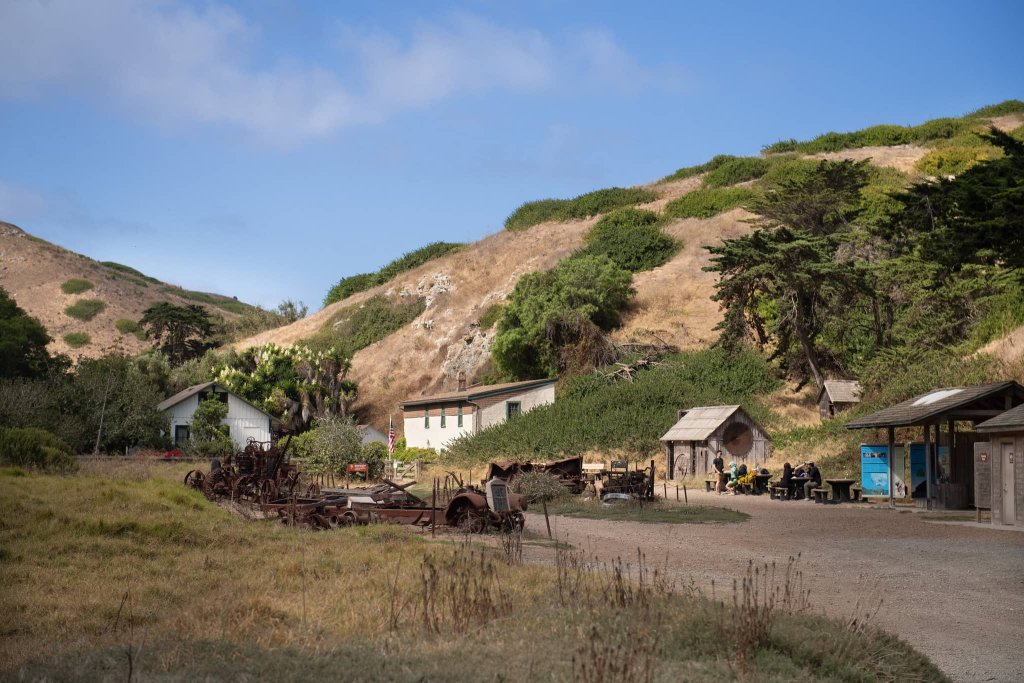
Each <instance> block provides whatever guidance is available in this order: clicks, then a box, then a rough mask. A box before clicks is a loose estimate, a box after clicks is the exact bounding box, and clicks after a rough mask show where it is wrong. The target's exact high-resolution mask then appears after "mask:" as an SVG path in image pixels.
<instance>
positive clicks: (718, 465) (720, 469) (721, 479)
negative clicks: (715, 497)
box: [711, 451, 726, 493]
mask: <svg viewBox="0 0 1024 683" xmlns="http://www.w3.org/2000/svg"><path fill="white" fill-rule="evenodd" d="M711 467H712V468H714V472H713V474H714V477H715V493H725V491H723V490H722V488H723V487H724V486H725V481H726V479H725V460H723V459H722V451H718V453H716V454H715V459H714V460H712V461H711Z"/></svg>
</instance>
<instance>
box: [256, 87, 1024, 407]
mask: <svg viewBox="0 0 1024 683" xmlns="http://www.w3.org/2000/svg"><path fill="white" fill-rule="evenodd" d="M955 121H961V119H955ZM1022 123H1024V111H1022V109H1021V107H1019V106H1018V103H1016V102H1015V101H1010V102H1007V103H1003V104H1002V105H996V106H995V107H987V108H985V109H983V110H979V111H978V112H975V113H974V114H972V115H969V116H967V117H962V122H961V123H957V124H956V126H954V128H955V134H953V135H952V137H935V136H937V135H938V133H935V131H940V132H941V131H943V130H945V128H944V127H943V125H942V124H941V122H940V123H935V122H930V123H928V124H924V125H923V126H920V127H915V128H921V130H922V131H924V133H922V132H918V133H915V135H924V134H925V133H927V135H925V137H928V136H933V137H932V138H931V139H928V140H925V139H924V138H920V141H919V142H916V143H913V144H904V143H903V142H902V139H901V138H899V137H898V136H897V137H889V138H884V137H879V136H874V134H867V133H865V134H863V135H859V136H854V137H855V139H853V138H852V139H853V140H854V141H853V142H848V143H844V144H843V145H840V148H839V149H838V151H823V152H818V151H812V150H811V148H810V147H808V148H806V149H805V150H801V149H794V151H779V150H778V149H773V150H771V153H766V154H762V155H761V156H757V157H736V156H728V155H724V156H718V157H715V158H714V159H711V160H710V161H708V162H707V163H705V164H700V165H696V166H692V167H687V168H683V169H679V170H678V171H676V172H675V173H673V174H671V175H669V176H668V177H665V178H663V179H661V180H659V181H656V182H654V183H651V184H649V185H646V186H642V187H634V188H609V189H607V190H598V191H595V192H591V193H586V194H583V195H580V196H579V197H576V198H574V199H566V200H542V201H538V202H527V203H526V204H524V205H522V206H521V207H519V208H518V209H517V210H516V211H514V212H513V213H512V214H511V215H510V216H509V217H508V219H507V221H506V227H507V229H506V230H503V231H501V232H500V233H498V234H495V235H491V236H488V237H486V238H484V239H483V240H480V241H479V242H476V243H473V244H468V245H465V246H463V247H461V248H460V249H459V251H458V252H457V253H455V254H443V253H442V254H438V255H436V257H434V258H432V259H430V260H426V261H424V262H421V263H419V264H418V265H416V266H415V267H413V268H412V269H411V270H407V271H404V272H399V273H397V274H395V275H394V276H393V277H391V279H389V280H387V281H384V282H381V278H379V277H378V274H370V275H369V276H367V277H365V278H364V276H353V277H354V278H363V279H364V280H365V281H363V280H360V281H359V282H355V280H353V281H352V282H349V283H347V284H348V285H351V286H352V288H349V289H344V290H343V291H341V292H340V294H349V296H347V297H346V298H342V299H340V300H338V301H335V302H334V303H330V304H329V305H327V306H325V307H324V309H323V310H322V311H320V312H319V313H317V314H315V315H313V316H310V317H309V318H308V319H306V320H302V321H299V322H298V323H295V324H294V325H290V326H287V327H284V328H281V329H278V330H273V331H270V332H267V333H263V334H260V335H256V336H254V337H252V338H249V339H246V340H243V341H242V342H240V343H239V346H240V347H248V346H252V345H258V344H261V343H265V342H268V341H272V342H275V343H278V344H289V343H294V342H295V341H298V340H301V339H310V338H313V337H315V336H317V335H321V334H322V333H323V330H324V329H325V326H327V325H332V324H333V323H335V322H337V321H338V320H339V319H340V318H344V317H347V316H350V315H351V312H352V311H354V310H356V309H358V308H359V307H361V306H363V305H365V304H366V303H367V302H369V301H370V300H371V299H373V298H374V297H377V296H385V297H394V296H395V295H399V294H405V295H413V296H416V297H420V298H424V300H425V301H428V302H429V303H428V304H427V306H426V308H425V309H424V311H423V312H422V313H421V314H420V315H419V316H418V317H417V318H415V319H414V320H413V321H412V322H411V323H410V324H406V325H404V326H402V327H399V328H396V329H395V330H394V331H393V332H391V333H390V334H389V335H387V336H386V337H383V338H377V339H376V341H374V343H372V344H370V345H369V346H367V347H366V348H364V349H363V350H361V351H359V352H358V353H357V354H356V355H355V357H354V359H353V370H352V374H351V377H352V378H353V379H355V380H356V381H358V382H359V383H360V386H361V390H360V398H359V401H358V402H357V405H356V408H357V410H359V411H360V414H361V415H362V416H363V417H364V419H367V420H369V421H371V422H373V423H375V424H377V425H378V426H380V427H383V426H385V425H386V424H387V419H388V415H389V413H393V412H394V410H395V406H396V405H397V404H398V403H399V402H400V401H402V400H404V399H407V398H412V397H415V396H419V395H422V394H424V393H430V392H435V391H444V390H450V389H453V388H454V386H455V382H456V377H457V375H458V373H459V372H465V373H466V375H467V376H468V378H469V379H470V381H473V380H474V379H480V378H483V377H486V376H488V374H489V373H490V372H491V370H492V366H491V362H490V347H491V343H492V342H493V339H494V335H495V334H496V331H497V329H498V326H497V325H496V324H495V323H496V322H497V317H498V316H499V313H500V310H501V309H500V308H497V306H500V305H501V304H502V303H504V302H505V301H506V299H507V297H508V295H509V293H510V292H511V291H512V289H513V287H514V285H515V283H516V282H517V281H518V280H519V279H520V278H521V277H522V275H524V274H526V273H529V272H535V271H541V270H548V269H550V268H552V267H553V266H555V264H557V263H558V262H559V261H560V260H562V259H564V258H566V257H568V256H570V255H572V254H573V253H576V252H578V251H580V250H581V249H585V248H587V247H588V237H590V236H592V235H594V226H595V225H597V224H598V223H600V222H601V221H602V219H606V218H607V219H608V220H609V221H611V220H612V219H611V217H612V215H613V214H616V213H621V212H630V211H632V212H633V214H632V215H636V216H642V217H644V220H643V221H639V223H645V224H646V222H647V221H646V219H647V217H650V218H651V219H652V221H655V222H656V226H657V227H658V228H659V230H660V235H663V237H662V236H659V233H656V232H654V231H653V230H647V232H645V233H643V235H642V236H643V237H644V238H645V239H647V240H649V241H650V242H651V244H652V245H655V244H658V242H659V241H660V243H661V244H664V245H666V247H667V245H668V244H669V243H668V242H667V241H665V238H668V239H670V240H674V242H675V244H676V245H678V251H675V252H674V253H671V252H670V250H669V249H666V248H663V247H662V246H660V244H658V246H657V247H656V248H654V251H653V252H652V253H655V252H656V253H664V252H668V253H669V254H670V255H669V257H668V258H667V260H662V258H661V257H658V258H656V259H655V258H651V259H648V258H647V256H646V255H643V259H642V260H638V261H637V263H638V264H642V265H639V266H636V267H642V268H647V267H649V266H650V265H652V264H657V265H656V266H655V267H651V268H650V269H649V270H642V271H641V272H636V273H635V274H634V276H633V287H634V289H635V290H636V296H635V297H634V298H633V300H632V303H631V304H630V306H629V307H628V308H627V309H626V310H625V311H623V313H622V326H621V327H620V328H619V329H617V330H616V331H614V332H613V337H614V339H616V340H618V341H626V340H630V339H633V338H637V337H639V338H646V339H650V335H651V334H654V335H657V337H658V338H660V339H663V340H665V341H666V342H668V343H670V344H674V345H676V346H678V347H680V348H682V349H684V350H696V349H700V348H704V347H706V346H707V345H708V344H710V343H712V342H713V341H714V340H715V338H716V337H717V332H715V331H714V328H715V326H716V325H717V324H718V323H719V322H720V321H721V319H722V312H721V310H720V309H719V306H718V304H717V302H715V301H713V300H712V299H711V296H712V295H713V294H714V285H715V281H716V277H715V276H714V275H713V274H711V273H707V272H704V271H703V270H702V269H703V268H704V267H705V266H707V265H708V263H709V261H708V253H707V252H706V250H705V249H704V247H705V246H708V245H716V244H719V243H721V241H722V240H723V239H731V238H736V237H739V236H741V235H745V234H748V233H749V232H750V231H751V229H752V228H751V226H750V224H749V223H748V222H747V220H748V219H749V218H750V217H751V214H750V213H749V212H747V211H746V209H745V207H749V206H750V205H751V203H752V202H753V201H755V200H756V199H757V198H758V197H759V196H761V195H762V194H763V193H764V191H765V190H766V189H770V188H772V187H778V186H779V185H780V184H783V183H785V182H787V181H791V180H793V179H796V178H799V177H800V176H801V175H802V174H804V173H806V172H807V169H808V168H813V167H814V166H815V165H816V164H817V163H818V161H820V160H821V159H823V158H827V159H847V158H848V159H853V160H860V159H870V163H871V168H872V171H871V176H870V182H869V184H868V187H867V188H865V190H864V197H865V211H866V212H867V214H868V215H872V216H879V215H882V214H884V212H885V211H886V210H888V208H890V206H891V201H892V200H891V198H890V196H889V195H890V193H891V192H893V191H896V190H899V189H902V188H903V187H905V186H907V185H908V184H909V183H912V182H914V181H915V180H918V179H921V178H923V177H925V176H926V175H929V174H931V175H934V174H941V173H942V172H944V171H948V170H949V169H950V168H956V169H963V168H966V167H967V166H969V165H970V163H974V162H975V161H977V160H978V159H983V158H987V156H990V155H991V154H992V151H991V149H990V148H991V145H989V143H987V142H985V141H983V140H982V139H981V138H980V137H979V136H978V135H977V134H976V131H980V130H982V129H984V128H985V127H987V126H988V125H996V126H997V127H999V128H1000V129H1003V130H1007V131H1015V134H1016V135H1020V134H1021V124H1022ZM928 131H931V132H928ZM870 143H875V144H876V146H867V147H863V146H851V145H855V144H856V145H861V144H870ZM897 143H899V144H897ZM961 147H964V148H966V149H968V152H967V153H966V156H965V154H964V153H963V152H962V151H961V150H960V148H961ZM779 149H781V148H779ZM926 158H928V160H927V162H923V161H922V160H925V159H926ZM965 159H966V161H965ZM922 164H924V165H922ZM634 223H636V225H635V228H634V229H636V228H644V229H646V228H648V227H650V226H647V225H640V224H639V223H637V222H635V221H634ZM638 234H640V233H639V231H638ZM620 237H621V235H620V234H618V233H616V234H612V235H611V239H608V240H605V243H606V244H614V243H615V242H616V241H617V240H619V238H620ZM623 265H626V266H627V267H628V268H630V269H634V266H632V265H631V264H623ZM342 284H346V283H345V282H344V281H343V282H342V283H339V285H342ZM367 286H368V287H369V289H364V287H367ZM359 290H362V291H359ZM434 292H440V298H438V299H437V300H434V297H433V293H434ZM346 310H347V311H348V313H343V311H346ZM982 317H983V316H982ZM1010 317H1011V318H1013V316H1010ZM1014 319H1015V318H1014ZM1007 320H1009V318H1008V319H1007ZM1011 322H1012V321H1011ZM484 323H486V324H484Z"/></svg>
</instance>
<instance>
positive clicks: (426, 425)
mask: <svg viewBox="0 0 1024 683" xmlns="http://www.w3.org/2000/svg"><path fill="white" fill-rule="evenodd" d="M423 428H424V429H430V408H424V409H423Z"/></svg>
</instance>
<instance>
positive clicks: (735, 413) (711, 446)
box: [661, 406, 772, 479]
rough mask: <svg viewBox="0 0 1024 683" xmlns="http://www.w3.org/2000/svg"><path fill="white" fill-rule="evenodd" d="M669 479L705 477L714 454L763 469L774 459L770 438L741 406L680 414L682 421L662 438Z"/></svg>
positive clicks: (710, 407)
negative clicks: (769, 460)
mask: <svg viewBox="0 0 1024 683" xmlns="http://www.w3.org/2000/svg"><path fill="white" fill-rule="evenodd" d="M661 441H662V443H664V444H665V455H666V458H667V465H668V477H669V479H676V478H687V477H692V476H697V475H703V474H705V473H707V472H709V471H710V470H711V461H712V460H714V459H715V452H716V451H718V450H721V451H722V457H723V458H724V459H725V461H726V463H728V462H729V461H730V460H735V461H737V462H745V463H747V466H748V467H749V466H752V465H760V464H761V463H763V462H765V461H766V460H767V459H768V458H769V457H770V456H771V449H772V441H771V437H769V436H768V432H766V431H765V430H764V429H763V428H762V427H761V426H760V425H759V424H757V423H756V422H754V419H753V418H752V417H750V415H748V414H747V411H745V410H743V408H742V407H741V406H704V407H699V408H690V409H689V410H680V411H679V421H678V422H676V423H675V424H674V425H672V428H671V429H669V430H668V431H667V432H665V435H664V436H662V437H661Z"/></svg>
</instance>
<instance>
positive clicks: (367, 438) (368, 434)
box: [357, 425, 388, 445]
mask: <svg viewBox="0 0 1024 683" xmlns="http://www.w3.org/2000/svg"><path fill="white" fill-rule="evenodd" d="M357 429H358V430H359V435H360V436H361V437H362V439H363V445H366V444H368V443H371V442H373V441H377V442H379V443H387V442H388V437H387V436H385V435H384V432H382V431H380V430H378V429H374V428H373V427H371V426H370V425H358V427H357Z"/></svg>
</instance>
